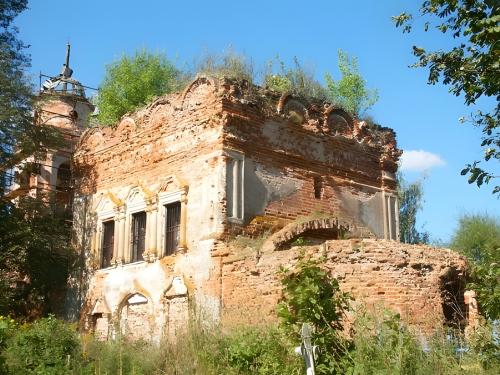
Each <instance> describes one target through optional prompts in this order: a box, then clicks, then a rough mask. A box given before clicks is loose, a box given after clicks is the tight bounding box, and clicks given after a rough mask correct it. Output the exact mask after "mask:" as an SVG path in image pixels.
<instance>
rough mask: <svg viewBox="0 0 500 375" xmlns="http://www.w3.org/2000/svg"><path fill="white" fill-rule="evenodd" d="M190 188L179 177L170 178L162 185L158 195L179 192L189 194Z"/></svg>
mask: <svg viewBox="0 0 500 375" xmlns="http://www.w3.org/2000/svg"><path fill="white" fill-rule="evenodd" d="M187 190H188V186H187V184H186V183H185V182H184V181H182V180H180V179H179V178H178V177H177V176H174V175H172V176H168V177H167V178H166V179H165V180H164V181H163V182H162V184H161V185H160V188H159V189H158V194H161V193H172V192H178V191H184V192H187Z"/></svg>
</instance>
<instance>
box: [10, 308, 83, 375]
mask: <svg viewBox="0 0 500 375" xmlns="http://www.w3.org/2000/svg"><path fill="white" fill-rule="evenodd" d="M79 354H80V340H79V338H78V335H77V333H76V332H75V330H74V329H73V328H72V327H71V326H69V325H67V324H65V323H64V322H62V321H59V320H57V319H55V318H54V317H51V316H49V317H48V318H43V319H40V320H38V321H36V322H35V323H33V324H30V325H27V326H24V327H22V328H21V329H19V330H17V331H16V332H15V333H14V335H13V336H12V337H11V338H10V339H9V340H8V341H7V346H6V349H5V350H4V352H3V353H2V356H3V357H4V358H5V363H6V366H7V369H8V374H12V375H18V374H19V375H30V374H33V375H44V374H47V375H59V374H60V375H67V374H69V373H71V372H72V369H73V363H74V362H76V361H79V360H80V356H79Z"/></svg>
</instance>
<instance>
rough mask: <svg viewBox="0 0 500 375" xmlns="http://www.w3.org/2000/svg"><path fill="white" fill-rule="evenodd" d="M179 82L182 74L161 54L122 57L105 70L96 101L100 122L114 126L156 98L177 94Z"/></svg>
mask: <svg viewBox="0 0 500 375" xmlns="http://www.w3.org/2000/svg"><path fill="white" fill-rule="evenodd" d="M182 79H183V77H182V74H181V72H180V71H179V70H178V69H177V68H176V67H175V66H174V64H173V63H171V62H170V61H169V60H168V59H167V58H166V57H165V56H164V55H162V54H154V53H150V52H147V51H146V50H142V51H137V52H136V53H135V55H134V56H132V57H129V56H123V57H122V58H121V59H120V60H118V61H116V62H114V63H112V64H110V65H108V66H107V67H106V75H105V77H104V81H103V83H102V84H101V87H100V88H99V94H98V96H97V98H96V105H97V107H98V109H99V114H98V120H99V122H100V123H102V124H105V125H112V124H115V123H116V122H117V121H118V120H119V119H120V118H121V117H122V116H123V115H124V114H125V113H127V112H130V111H133V110H134V109H137V108H138V107H140V106H142V105H145V104H146V103H148V102H149V101H150V100H151V99H153V98H154V97H155V96H160V95H163V94H168V93H170V92H173V91H175V90H177V89H178V88H179V87H180V85H181V83H182Z"/></svg>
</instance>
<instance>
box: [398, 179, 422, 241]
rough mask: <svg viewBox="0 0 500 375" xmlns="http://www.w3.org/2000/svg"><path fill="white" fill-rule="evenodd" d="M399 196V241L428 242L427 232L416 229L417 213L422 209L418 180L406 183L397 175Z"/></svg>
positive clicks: (420, 184)
mask: <svg viewBox="0 0 500 375" xmlns="http://www.w3.org/2000/svg"><path fill="white" fill-rule="evenodd" d="M397 180H398V198H399V236H400V239H401V242H404V243H410V244H416V243H429V233H428V232H426V231H419V230H418V229H417V213H418V211H420V210H421V209H422V200H423V197H424V192H423V188H422V183H421V182H420V181H416V182H413V183H411V184H408V183H407V182H406V181H405V180H404V179H403V176H402V175H401V174H398V175H397Z"/></svg>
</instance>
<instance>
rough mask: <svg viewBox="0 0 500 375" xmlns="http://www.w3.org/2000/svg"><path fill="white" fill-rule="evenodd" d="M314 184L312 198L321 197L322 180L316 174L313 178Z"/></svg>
mask: <svg viewBox="0 0 500 375" xmlns="http://www.w3.org/2000/svg"><path fill="white" fill-rule="evenodd" d="M313 184H314V198H316V199H321V198H322V195H323V180H322V179H321V177H319V176H316V177H314V179H313Z"/></svg>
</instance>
